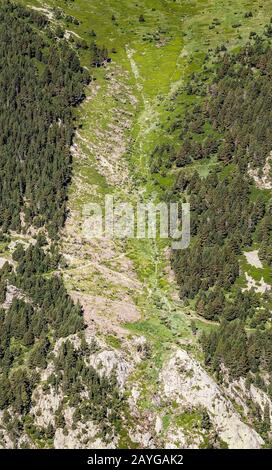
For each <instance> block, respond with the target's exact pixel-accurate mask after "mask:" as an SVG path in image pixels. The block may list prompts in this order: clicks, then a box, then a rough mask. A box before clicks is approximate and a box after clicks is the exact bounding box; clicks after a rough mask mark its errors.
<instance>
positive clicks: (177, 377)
mask: <svg viewBox="0 0 272 470" xmlns="http://www.w3.org/2000/svg"><path fill="white" fill-rule="evenodd" d="M161 380H162V386H163V390H164V393H165V395H166V397H168V398H169V399H171V400H176V401H177V403H179V404H180V405H182V406H188V405H191V406H201V407H203V408H205V409H206V410H207V412H208V413H209V416H210V419H211V421H212V423H213V425H214V427H215V429H216V431H217V432H218V434H219V436H220V438H221V439H222V440H223V441H224V442H226V443H227V444H228V446H229V448H233V449H259V448H260V447H261V446H262V444H263V439H262V438H261V437H260V436H259V435H258V434H257V432H256V431H254V430H253V429H252V428H250V427H249V426H248V425H247V424H245V423H244V422H243V421H242V419H241V417H240V416H239V414H238V413H237V412H236V411H235V409H234V407H233V405H232V403H231V401H230V400H229V399H227V398H226V397H225V396H224V394H223V392H222V390H221V389H220V387H219V386H218V385H217V384H216V382H215V381H214V380H213V379H212V378H211V377H210V376H209V375H208V374H207V373H206V372H205V370H204V369H203V368H202V367H201V365H200V364H199V363H198V362H197V361H195V360H194V359H192V358H191V357H190V356H189V355H188V353H187V352H186V351H183V350H179V351H177V352H176V353H175V354H174V355H173V356H172V357H171V359H170V360H169V361H168V362H167V363H166V364H165V366H164V368H163V370H162V373H161Z"/></svg>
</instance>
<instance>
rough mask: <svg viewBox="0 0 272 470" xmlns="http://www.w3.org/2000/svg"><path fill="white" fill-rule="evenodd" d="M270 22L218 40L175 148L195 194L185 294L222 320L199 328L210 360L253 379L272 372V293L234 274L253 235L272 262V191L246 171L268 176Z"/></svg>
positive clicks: (195, 83) (181, 271)
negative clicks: (260, 187)
mask: <svg viewBox="0 0 272 470" xmlns="http://www.w3.org/2000/svg"><path fill="white" fill-rule="evenodd" d="M268 31H269V28H267V29H266V30H265V32H264V34H263V35H262V36H258V35H256V34H252V35H251V37H250V40H249V41H248V43H247V44H246V45H245V46H244V47H243V48H242V49H241V50H240V51H239V52H238V53H230V52H228V51H227V50H226V48H225V47H224V48H219V50H217V51H216V54H215V57H216V58H215V64H216V65H215V69H214V70H213V72H212V73H211V72H210V71H209V70H208V67H205V65H204V71H203V72H202V74H199V75H198V76H196V75H193V76H192V77H191V82H190V84H189V85H188V86H187V93H188V96H194V98H195V99H194V101H195V102H193V103H192V104H190V105H189V106H188V109H187V112H186V115H185V117H184V119H183V121H182V122H179V123H178V127H179V130H180V138H181V139H182V140H183V144H182V146H181V148H180V150H179V151H178V152H177V153H175V154H172V155H171V161H174V163H175V165H176V166H177V168H181V170H180V172H179V174H178V176H177V179H176V181H175V184H174V187H173V189H172V194H174V195H178V194H181V197H182V199H183V200H187V201H190V204H191V218H192V224H191V229H192V237H193V239H192V243H191V245H190V248H189V249H188V250H184V251H179V252H176V253H175V254H174V256H173V266H174V269H175V271H176V275H177V280H178V283H179V285H180V296H181V298H183V299H184V298H185V299H188V301H189V302H190V301H191V300H192V299H193V301H194V302H195V306H196V310H197V312H198V313H199V314H200V315H201V316H203V317H204V318H205V319H207V320H212V321H216V322H220V328H219V330H218V331H216V332H213V333H211V334H210V335H206V334H204V336H203V340H202V344H203V348H204V352H205V357H206V363H207V364H208V365H210V366H211V367H212V368H213V369H214V370H215V371H217V373H218V374H220V371H221V364H222V363H224V364H225V365H226V366H227V367H228V369H229V370H230V372H231V374H232V375H233V376H234V377H236V378H238V377H240V376H247V374H248V373H249V372H252V373H253V375H249V377H251V379H252V380H253V376H254V375H255V376H256V373H260V372H261V371H264V370H265V371H267V372H268V373H269V374H271V353H272V350H271V330H270V328H269V324H268V323H267V322H269V318H270V309H271V294H270V293H269V292H267V293H266V294H264V296H263V298H262V299H261V297H260V295H257V294H256V293H254V292H252V291H250V290H249V291H245V290H244V289H243V290H242V289H241V288H240V287H239V283H237V281H238V278H239V276H240V274H241V271H240V266H239V256H241V254H242V253H243V251H244V250H245V249H247V248H249V247H251V246H252V244H253V243H254V242H255V243H256V242H257V243H258V244H259V245H260V250H259V254H260V257H261V259H262V261H263V262H264V263H266V264H267V265H268V266H270V267H271V261H272V259H271V245H272V226H271V211H272V206H271V200H270V198H268V197H267V193H266V194H265V191H263V192H262V191H258V192H256V191H255V190H254V187H255V186H254V181H253V178H252V177H251V176H250V170H251V169H252V168H257V170H258V171H259V175H262V168H263V167H264V165H265V162H266V161H267V159H268V158H269V155H270V151H271V138H270V137H271V134H270V129H271V119H272V114H271V96H272V84H271V70H272V47H271V42H270V39H269V36H270V34H269V33H268ZM208 60H209V57H208V56H207V57H206V61H208ZM207 158H216V159H217V162H218V164H217V165H216V167H215V168H214V169H212V170H211V171H210V172H209V174H208V176H207V177H205V178H201V177H200V176H199V174H198V172H194V171H190V167H191V166H193V164H194V162H197V161H201V160H202V159H207ZM186 169H189V171H186ZM250 327H253V330H252V331H251V332H250V333H249V332H248V331H249V328H250ZM256 327H257V328H256ZM255 328H256V330H255ZM258 379H259V378H258V377H257V380H258ZM264 388H266V387H265V386H264ZM268 389H269V391H270V393H271V386H270V385H269V386H268Z"/></svg>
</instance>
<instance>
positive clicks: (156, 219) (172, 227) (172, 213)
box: [82, 195, 191, 250]
mask: <svg viewBox="0 0 272 470" xmlns="http://www.w3.org/2000/svg"><path fill="white" fill-rule="evenodd" d="M82 230H83V234H84V237H85V238H87V239H92V238H120V239H123V238H138V239H146V238H153V239H155V238H157V237H160V238H164V239H170V240H171V241H172V248H173V250H184V249H186V248H188V246H189V244H190V238H191V230H190V204H189V203H182V204H179V203H177V202H170V203H166V202H160V203H155V202H154V201H150V202H147V203H146V202H141V201H136V203H130V202H121V203H120V202H116V201H115V200H114V197H113V196H112V195H106V196H105V200H104V204H102V205H101V204H98V203H89V204H85V205H84V207H83V226H82Z"/></svg>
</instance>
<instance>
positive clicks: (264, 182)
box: [248, 152, 272, 189]
mask: <svg viewBox="0 0 272 470" xmlns="http://www.w3.org/2000/svg"><path fill="white" fill-rule="evenodd" d="M271 161H272V152H270V154H269V155H268V157H267V159H266V162H265V164H264V167H263V168H262V170H261V172H260V171H259V169H258V168H257V169H254V168H251V167H249V169H248V174H249V176H251V178H253V180H254V182H255V184H256V186H257V188H259V189H272V178H271Z"/></svg>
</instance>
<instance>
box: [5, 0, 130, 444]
mask: <svg viewBox="0 0 272 470" xmlns="http://www.w3.org/2000/svg"><path fill="white" fill-rule="evenodd" d="M41 32H42V33H41ZM45 32H46V34H44V33H45ZM0 56H1V64H0V107H1V112H0V120H1V121H0V127H1V131H2V132H1V137H0V141H1V142H0V157H1V158H0V167H1V170H0V172H1V178H0V180H1V181H0V191H1V194H0V204H1V209H0V214H1V215H0V224H1V230H2V231H1V241H2V242H5V243H7V242H8V241H10V235H9V233H10V232H13V233H14V232H17V233H20V232H25V231H26V230H27V229H29V228H32V229H34V230H35V231H36V234H37V235H35V238H36V241H35V244H30V245H29V246H28V248H24V246H23V245H22V244H20V243H19V244H17V246H16V249H15V251H14V252H13V255H12V262H11V263H9V262H6V263H5V264H4V266H3V267H2V268H1V270H0V285H1V303H4V302H5V299H6V294H7V290H8V289H13V291H14V292H15V294H16V295H15V296H14V298H13V300H12V303H11V305H10V306H8V307H6V308H2V309H1V310H0V410H4V411H5V413H4V422H5V423H9V426H8V430H9V432H10V435H11V437H12V439H13V440H14V442H15V443H16V439H18V438H19V437H20V434H21V433H22V432H26V433H27V434H29V435H31V436H32V437H33V438H36V439H43V440H45V441H46V442H47V443H48V444H50V443H51V442H52V438H53V437H54V432H55V431H54V428H53V427H52V426H48V428H39V429H37V427H35V426H34V424H33V418H31V416H30V415H29V412H30V410H31V407H32V406H33V401H32V400H33V398H32V394H33V390H34V388H35V387H36V386H37V385H38V384H39V382H40V373H41V371H42V370H44V369H45V368H46V367H47V365H48V362H49V361H50V360H51V361H52V360H53V358H55V359H54V362H55V373H52V374H51V376H50V377H49V379H48V381H47V383H46V384H45V385H44V389H45V391H46V387H47V389H48V390H49V387H50V385H51V386H52V387H53V389H54V391H55V392H54V393H56V394H58V393H63V391H64V393H65V395H66V397H67V398H68V397H69V398H68V400H69V402H70V404H71V406H72V404H75V403H76V404H77V411H76V414H75V416H74V421H75V423H76V422H77V421H78V420H80V419H81V420H82V419H83V420H84V421H87V420H88V419H93V422H95V423H97V425H98V426H100V427H101V428H102V431H103V433H104V435H105V437H106V436H108V438H109V436H111V433H112V432H113V431H114V429H115V427H117V426H118V420H119V409H120V407H121V404H122V399H121V397H120V396H119V392H118V389H117V386H116V382H115V378H114V376H113V377H112V378H110V379H107V378H103V377H102V378H101V377H100V376H99V375H98V373H97V372H96V371H95V369H94V368H93V367H91V366H89V365H88V364H86V362H85V360H84V353H85V354H87V352H88V350H89V349H88V345H87V343H86V342H85V340H84V335H82V336H81V337H82V340H81V346H79V347H77V349H75V348H74V346H73V344H72V343H71V342H67V343H66V342H64V343H63V345H62V347H61V349H60V351H59V355H57V357H56V354H54V355H52V352H53V350H54V347H55V345H56V341H58V340H59V339H60V338H67V337H68V336H71V335H74V334H76V333H80V332H82V333H83V332H84V321H83V312H82V308H81V306H80V305H79V304H75V303H74V302H73V300H72V299H71V298H70V297H69V295H68V293H67V291H66V288H65V286H64V283H63V280H62V278H61V275H60V274H54V272H57V271H58V270H59V268H60V266H61V265H62V263H63V260H62V257H61V255H60V253H59V248H58V244H57V239H58V233H59V230H60V228H61V227H62V226H63V224H64V221H65V218H66V214H67V208H66V201H67V189H68V185H69V181H70V179H71V172H72V165H71V164H72V160H71V154H70V146H71V145H72V139H73V135H74V132H75V115H74V108H75V107H76V106H77V105H78V104H79V103H80V102H81V101H82V100H83V99H84V86H85V85H86V84H87V83H89V81H90V77H89V74H88V72H87V71H86V69H84V68H82V67H81V66H80V62H79V58H78V56H77V54H76V52H75V51H74V50H73V49H71V47H70V46H69V45H68V43H67V42H65V41H61V40H58V38H56V37H54V32H52V30H51V28H50V27H49V25H48V20H47V19H46V17H45V16H43V15H40V14H39V13H37V12H35V11H32V10H29V9H25V8H24V7H22V6H20V5H16V4H14V3H10V2H4V3H3V4H1V7H0ZM93 348H94V350H95V348H96V346H95V345H93ZM83 389H86V394H87V396H86V398H85V399H83V398H81V394H82V390H83ZM67 398H66V401H67ZM13 413H15V415H14V416H12V415H13ZM55 421H56V426H58V425H59V426H61V427H62V428H63V429H64V428H65V421H64V418H63V413H62V407H61V406H60V407H59V408H58V410H57V412H56V416H55ZM50 445H52V444H50Z"/></svg>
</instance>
